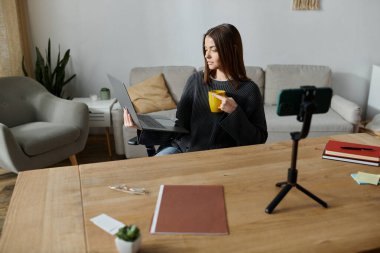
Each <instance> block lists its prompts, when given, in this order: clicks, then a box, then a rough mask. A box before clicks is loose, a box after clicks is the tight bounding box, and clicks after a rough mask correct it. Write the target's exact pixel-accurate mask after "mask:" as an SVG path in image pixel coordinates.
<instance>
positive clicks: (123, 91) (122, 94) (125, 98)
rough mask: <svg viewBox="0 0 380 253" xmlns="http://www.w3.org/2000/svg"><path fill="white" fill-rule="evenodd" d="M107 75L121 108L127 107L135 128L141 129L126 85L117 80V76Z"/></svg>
mask: <svg viewBox="0 0 380 253" xmlns="http://www.w3.org/2000/svg"><path fill="white" fill-rule="evenodd" d="M107 77H108V79H109V81H110V83H111V85H112V87H113V89H114V91H115V92H114V94H115V97H116V98H117V100H118V101H119V103H120V105H121V106H122V107H123V108H127V109H128V112H129V114H131V116H132V119H133V121H134V122H135V124H136V126H137V128H138V129H140V130H141V129H142V128H141V123H140V121H139V119H138V117H137V113H136V110H135V108H134V107H133V104H132V100H131V98H130V97H129V94H128V90H127V87H125V84H124V83H123V82H122V81H120V80H118V79H117V78H115V77H113V76H112V75H110V74H107Z"/></svg>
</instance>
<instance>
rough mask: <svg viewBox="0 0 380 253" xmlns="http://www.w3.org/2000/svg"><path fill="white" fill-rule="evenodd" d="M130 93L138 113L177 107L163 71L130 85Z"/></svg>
mask: <svg viewBox="0 0 380 253" xmlns="http://www.w3.org/2000/svg"><path fill="white" fill-rule="evenodd" d="M128 93H129V96H130V97H131V100H132V103H133V105H134V107H135V109H136V111H137V113H149V112H157V111H163V110H170V109H175V108H176V107H177V105H176V103H175V102H174V100H173V98H172V96H171V95H170V92H169V90H168V88H167V86H166V84H165V80H164V75H163V74H162V73H161V74H159V75H158V76H153V77H151V78H149V79H146V80H145V81H143V82H141V83H138V84H135V85H133V86H131V87H129V88H128Z"/></svg>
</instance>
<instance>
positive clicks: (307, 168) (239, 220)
mask: <svg viewBox="0 0 380 253" xmlns="http://www.w3.org/2000/svg"><path fill="white" fill-rule="evenodd" d="M331 138H333V139H336V140H342V141H353V142H358V143H364V144H372V145H379V146H380V139H379V138H376V137H373V136H370V135H367V134H354V135H341V136H333V137H330V138H329V137H322V138H309V139H306V140H302V141H301V142H300V144H299V153H298V155H299V159H298V163H297V167H298V170H299V175H298V182H299V183H300V184H301V185H302V186H304V187H305V188H307V189H308V190H310V191H311V192H312V193H314V194H316V195H317V196H318V197H320V198H322V199H323V200H324V201H326V202H327V203H328V204H329V208H328V209H325V208H323V207H321V206H320V205H319V204H317V203H316V202H314V201H313V200H311V199H310V198H308V197H307V196H306V195H304V194H302V193H301V192H300V191H298V190H296V189H295V188H294V189H292V190H291V191H290V192H289V193H288V195H287V196H286V197H285V199H283V200H282V202H281V203H280V204H279V205H278V206H277V208H276V209H275V211H274V213H273V214H270V215H269V214H266V213H265V212H264V209H265V207H266V206H267V205H268V204H269V202H270V201H271V200H272V199H273V198H274V197H275V196H276V194H277V193H278V192H279V188H277V187H275V183H276V182H278V181H284V180H286V176H287V169H288V168H289V166H290V155H291V142H290V141H286V142H279V143H274V144H267V145H257V146H246V147H237V148H230V149H220V150H213V151H204V152H194V153H187V154H179V155H170V156H165V157H150V158H138V159H131V160H124V161H114V162H106V163H97V164H86V165H80V166H79V168H78V169H79V173H78V170H76V167H66V168H54V169H45V170H37V171H29V172H22V173H20V174H19V177H18V181H17V184H16V188H15V191H14V195H13V196H12V201H11V205H10V208H9V210H8V215H7V219H6V223H5V226H4V231H3V235H2V238H1V241H0V252H59V251H61V252H116V248H115V246H114V238H113V237H112V236H111V235H109V234H107V233H105V232H104V231H102V230H101V229H99V228H98V227H96V226H95V225H94V224H93V223H92V222H91V221H90V218H92V217H94V216H97V215H99V214H101V213H106V214H108V215H110V216H112V217H114V218H116V219H117V220H119V221H122V222H124V223H126V224H132V223H133V224H136V225H138V226H139V227H140V229H141V231H142V242H143V243H142V249H141V251H140V252H181V253H182V252H185V253H186V252H276V251H277V252H360V251H369V250H380V215H379V213H380V212H379V210H380V192H379V186H372V185H358V184H356V183H355V182H354V180H353V179H352V178H351V177H350V174H351V173H356V172H358V171H365V172H370V173H377V174H380V168H379V167H373V166H365V165H358V164H352V163H344V162H337V161H331V160H324V159H321V154H322V151H323V148H324V145H325V143H326V142H327V140H328V139H331ZM116 183H126V184H128V185H130V186H136V187H145V188H147V189H148V190H149V191H150V194H149V195H142V196H141V195H129V194H126V193H122V192H117V191H112V190H110V189H108V186H109V185H112V184H116ZM161 184H223V185H224V187H225V199H226V207H227V218H228V224H229V229H230V235H227V236H194V235H150V234H149V228H150V223H151V218H152V215H153V210H154V207H155V204H156V198H157V193H158V190H159V186H160V185H161ZM80 193H81V194H80ZM26 242H27V243H26ZM373 252H375V251H373Z"/></svg>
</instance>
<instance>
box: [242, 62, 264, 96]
mask: <svg viewBox="0 0 380 253" xmlns="http://www.w3.org/2000/svg"><path fill="white" fill-rule="evenodd" d="M245 71H246V74H247V76H248V77H249V78H250V79H251V80H252V81H254V82H255V83H256V84H257V86H258V87H259V90H260V93H261V96H263V97H264V84H265V76H264V70H263V69H262V68H261V67H256V66H245Z"/></svg>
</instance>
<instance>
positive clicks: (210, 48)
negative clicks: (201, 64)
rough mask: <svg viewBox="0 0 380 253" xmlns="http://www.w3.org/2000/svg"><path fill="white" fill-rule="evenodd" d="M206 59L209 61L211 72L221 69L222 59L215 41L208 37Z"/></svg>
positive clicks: (206, 40) (205, 46)
mask: <svg viewBox="0 0 380 253" xmlns="http://www.w3.org/2000/svg"><path fill="white" fill-rule="evenodd" d="M204 48H205V58H206V61H207V65H208V67H209V69H210V70H215V69H219V68H220V59H219V54H218V49H217V48H216V46H215V43H214V40H213V39H212V38H211V37H209V36H206V37H205V44H204Z"/></svg>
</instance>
